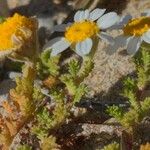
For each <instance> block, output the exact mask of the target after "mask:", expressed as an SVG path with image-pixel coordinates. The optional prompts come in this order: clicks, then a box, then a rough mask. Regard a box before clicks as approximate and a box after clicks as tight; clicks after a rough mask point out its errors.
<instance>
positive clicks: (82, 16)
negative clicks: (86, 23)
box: [74, 9, 90, 22]
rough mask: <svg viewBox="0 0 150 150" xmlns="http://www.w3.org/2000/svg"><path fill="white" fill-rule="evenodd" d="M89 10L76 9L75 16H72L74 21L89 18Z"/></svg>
mask: <svg viewBox="0 0 150 150" xmlns="http://www.w3.org/2000/svg"><path fill="white" fill-rule="evenodd" d="M89 14H90V12H89V10H88V9H87V10H85V11H78V12H77V13H76V14H75V16H74V21H75V22H79V21H82V20H86V19H88V18H89Z"/></svg>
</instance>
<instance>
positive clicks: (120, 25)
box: [111, 15, 132, 29]
mask: <svg viewBox="0 0 150 150" xmlns="http://www.w3.org/2000/svg"><path fill="white" fill-rule="evenodd" d="M130 19H132V16H131V15H126V16H123V17H121V18H120V21H119V22H118V23H117V24H115V25H113V26H112V27H111V29H122V28H123V27H124V25H126V24H127V23H128V22H129V20H130Z"/></svg>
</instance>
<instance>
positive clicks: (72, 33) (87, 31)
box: [65, 21, 99, 43]
mask: <svg viewBox="0 0 150 150" xmlns="http://www.w3.org/2000/svg"><path fill="white" fill-rule="evenodd" d="M98 32H99V27H98V26H97V24H96V23H95V22H91V21H83V22H75V23H74V24H72V25H71V26H70V27H68V28H67V29H66V32H65V38H66V39H67V40H68V41H69V42H71V43H77V42H81V41H84V40H85V39H86V38H89V37H94V36H96V34H97V33H98Z"/></svg>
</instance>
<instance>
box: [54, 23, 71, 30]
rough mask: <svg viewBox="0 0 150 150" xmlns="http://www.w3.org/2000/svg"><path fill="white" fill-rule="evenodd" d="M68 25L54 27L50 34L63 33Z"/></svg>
mask: <svg viewBox="0 0 150 150" xmlns="http://www.w3.org/2000/svg"><path fill="white" fill-rule="evenodd" d="M70 25H71V23H67V24H60V25H56V26H54V28H53V29H52V32H64V31H65V30H66V28H67V27H68V26H70Z"/></svg>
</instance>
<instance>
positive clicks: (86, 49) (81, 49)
mask: <svg viewBox="0 0 150 150" xmlns="http://www.w3.org/2000/svg"><path fill="white" fill-rule="evenodd" d="M92 45H93V42H92V40H91V39H90V38H87V39H86V40H85V41H83V42H80V43H77V44H76V53H77V54H78V55H80V56H84V55H87V54H89V53H90V51H91V49H92Z"/></svg>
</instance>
